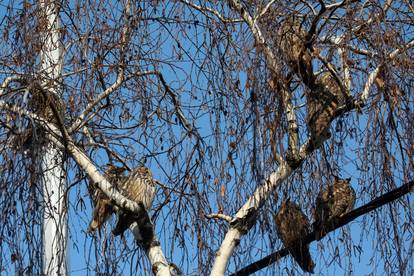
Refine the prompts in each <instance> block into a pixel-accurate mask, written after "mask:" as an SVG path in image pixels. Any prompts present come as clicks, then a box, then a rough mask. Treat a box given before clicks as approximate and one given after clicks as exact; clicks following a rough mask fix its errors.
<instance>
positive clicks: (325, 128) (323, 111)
mask: <svg viewBox="0 0 414 276" xmlns="http://www.w3.org/2000/svg"><path fill="white" fill-rule="evenodd" d="M306 98H307V105H308V117H307V123H308V128H309V132H310V134H311V138H313V139H318V138H320V137H326V138H329V136H330V133H329V127H330V124H331V122H332V120H333V119H334V118H335V112H336V110H337V108H338V105H340V104H343V103H344V102H345V99H344V97H343V95H342V92H341V89H340V88H339V85H338V83H337V82H336V81H335V79H334V77H333V76H332V75H331V73H329V72H324V73H322V74H320V75H319V76H318V78H317V80H316V82H315V85H314V86H313V87H311V89H310V90H309V91H308V92H307V93H306Z"/></svg>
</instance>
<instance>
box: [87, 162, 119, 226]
mask: <svg viewBox="0 0 414 276" xmlns="http://www.w3.org/2000/svg"><path fill="white" fill-rule="evenodd" d="M125 170H126V169H125V168H124V167H117V166H113V165H111V164H109V165H108V168H107V170H106V171H105V176H106V178H107V180H108V181H109V182H110V183H111V184H112V185H115V187H117V186H118V182H120V181H123V180H124V179H125V178H126V177H125V176H124V175H123V173H124V172H125ZM88 190H89V193H90V195H91V198H92V201H93V204H94V206H95V208H94V210H93V213H92V221H91V223H90V224H89V228H88V231H90V232H94V231H95V230H96V229H100V228H101V227H102V225H103V224H104V223H105V222H106V221H107V220H108V219H109V218H110V217H111V215H112V213H114V211H115V210H114V206H113V203H112V201H111V199H110V198H109V197H107V196H106V195H105V194H104V193H103V192H102V191H101V190H100V189H99V188H97V187H96V186H95V185H94V184H93V183H92V182H90V184H89V186H88Z"/></svg>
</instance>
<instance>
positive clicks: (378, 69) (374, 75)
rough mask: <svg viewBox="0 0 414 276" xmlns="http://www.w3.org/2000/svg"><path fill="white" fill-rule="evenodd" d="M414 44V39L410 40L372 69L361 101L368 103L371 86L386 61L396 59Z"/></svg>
mask: <svg viewBox="0 0 414 276" xmlns="http://www.w3.org/2000/svg"><path fill="white" fill-rule="evenodd" d="M413 46H414V39H413V40H411V41H410V42H408V43H407V44H405V45H404V47H402V48H399V49H396V50H394V51H393V52H392V53H390V54H389V55H388V58H387V59H386V60H384V62H383V63H381V64H380V65H379V66H378V67H377V68H375V69H374V71H372V72H371V73H370V74H369V76H368V79H367V81H366V82H365V86H364V89H363V90H362V94H361V97H360V101H361V102H362V103H366V101H367V100H368V96H369V92H370V91H371V86H372V84H373V83H374V81H375V79H376V78H377V76H378V73H379V72H380V70H381V67H382V66H384V64H385V63H386V62H390V60H392V59H394V58H395V57H396V56H397V55H398V54H400V53H401V52H403V51H406V50H408V49H410V48H411V47H413Z"/></svg>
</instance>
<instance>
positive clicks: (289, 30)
mask: <svg viewBox="0 0 414 276" xmlns="http://www.w3.org/2000/svg"><path fill="white" fill-rule="evenodd" d="M306 34H307V32H306V31H305V30H304V28H303V26H302V22H301V21H300V19H299V18H289V19H287V20H286V21H284V22H283V23H282V25H281V26H280V27H279V30H278V36H279V39H280V45H279V46H280V49H281V51H282V53H283V55H284V57H285V58H286V60H287V62H288V64H289V66H290V68H292V70H293V72H295V73H296V74H297V75H298V76H299V77H300V78H302V80H303V81H304V82H305V84H307V85H308V83H309V82H311V81H312V80H313V70H312V55H311V54H310V52H309V50H308V49H307V48H306V45H305V44H306V41H305V39H306Z"/></svg>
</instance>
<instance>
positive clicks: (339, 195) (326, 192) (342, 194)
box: [313, 177, 355, 240]
mask: <svg viewBox="0 0 414 276" xmlns="http://www.w3.org/2000/svg"><path fill="white" fill-rule="evenodd" d="M350 182H351V179H350V178H348V179H340V178H338V177H335V180H334V183H333V184H331V185H328V186H327V187H326V188H325V189H323V190H321V191H320V192H319V194H318V196H317V198H316V203H315V209H314V218H315V222H314V224H313V228H314V230H315V231H316V238H317V240H320V239H321V238H322V237H323V236H324V235H325V234H326V230H327V229H325V227H329V226H328V225H329V223H332V222H334V221H335V219H338V218H340V217H342V216H343V215H344V214H346V213H348V212H350V211H352V209H353V208H354V205H355V191H354V189H353V188H352V187H351V185H350Z"/></svg>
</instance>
